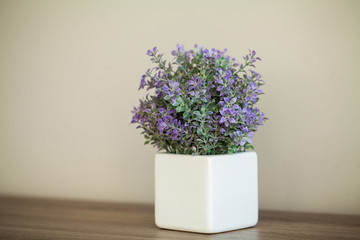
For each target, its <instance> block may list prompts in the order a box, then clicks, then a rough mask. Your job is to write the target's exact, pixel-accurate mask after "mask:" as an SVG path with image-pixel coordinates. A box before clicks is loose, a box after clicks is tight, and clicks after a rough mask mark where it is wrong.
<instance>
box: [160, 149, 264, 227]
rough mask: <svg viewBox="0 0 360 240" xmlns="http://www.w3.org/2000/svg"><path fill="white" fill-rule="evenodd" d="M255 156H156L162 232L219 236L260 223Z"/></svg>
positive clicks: (253, 153)
mask: <svg viewBox="0 0 360 240" xmlns="http://www.w3.org/2000/svg"><path fill="white" fill-rule="evenodd" d="M257 221H258V180H257V155H256V153H255V152H244V153H236V154H227V155H208V156H191V155H177V154H166V153H159V154H157V155H156V157H155V223H156V225H157V226H158V227H160V228H165V229H173V230H181V231H190V232H199V233H218V232H224V231H230V230H235V229H241V228H247V227H252V226H254V225H256V223H257Z"/></svg>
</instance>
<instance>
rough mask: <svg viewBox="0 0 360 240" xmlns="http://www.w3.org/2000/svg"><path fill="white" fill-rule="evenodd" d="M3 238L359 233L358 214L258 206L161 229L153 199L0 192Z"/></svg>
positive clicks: (288, 236)
mask: <svg viewBox="0 0 360 240" xmlns="http://www.w3.org/2000/svg"><path fill="white" fill-rule="evenodd" d="M0 239H103V240H105V239H127V240H131V239H137V240H140V239H147V240H149V239H169V240H171V239H181V240H184V239H199V240H200V239H211V240H217V239H219V240H220V239H229V240H230V239H231V240H233V239H246V240H251V239H276V240H278V239H327V240H329V239H360V216H355V215H332V214H316V213H292V212H279V211H260V220H259V223H258V225H256V227H253V228H248V229H243V230H237V231H231V232H226V233H219V234H211V235H208V234H199V233H189V232H178V231H171V230H164V229H159V228H157V227H156V226H155V223H154V209H153V206H152V205H140V204H121V203H104V202H89V201H69V200H49V199H35V198H16V197H5V196H2V197H0Z"/></svg>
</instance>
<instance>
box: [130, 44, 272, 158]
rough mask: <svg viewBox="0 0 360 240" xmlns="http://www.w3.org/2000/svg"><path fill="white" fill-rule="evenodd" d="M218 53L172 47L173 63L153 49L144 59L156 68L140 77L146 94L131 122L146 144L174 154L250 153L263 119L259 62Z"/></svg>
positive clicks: (251, 56)
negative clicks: (143, 137) (257, 105)
mask: <svg viewBox="0 0 360 240" xmlns="http://www.w3.org/2000/svg"><path fill="white" fill-rule="evenodd" d="M226 51H227V50H226V49H225V50H223V51H220V50H216V49H214V48H213V49H211V50H209V49H206V48H203V47H198V46H197V45H195V46H194V49H191V50H185V48H184V46H180V45H177V47H176V50H174V51H172V52H171V53H172V55H173V56H174V59H173V60H172V61H170V62H168V61H166V60H164V59H163V54H160V53H159V52H158V50H157V48H156V47H154V48H153V49H152V50H148V51H147V55H148V56H149V57H150V59H151V61H152V62H153V63H154V64H155V65H156V66H155V67H154V68H151V69H148V70H147V71H146V73H145V74H144V75H143V76H142V77H141V81H140V87H139V90H140V89H146V90H148V91H149V94H147V95H146V97H145V99H143V100H140V105H139V107H137V108H134V110H133V111H132V113H133V118H132V121H131V123H134V124H137V125H138V126H137V128H141V129H142V130H143V131H142V134H144V136H145V139H146V142H145V144H149V143H150V144H152V145H155V146H156V147H157V148H159V150H165V151H166V152H168V153H177V154H196V155H210V154H211V155H214V154H226V153H236V152H244V151H246V150H247V149H249V148H252V149H253V146H252V145H251V143H252V137H253V135H254V132H255V131H256V130H257V129H258V126H259V125H263V121H264V120H265V119H266V118H265V117H264V114H263V113H262V112H260V110H259V109H258V108H257V107H256V106H255V105H256V103H257V102H258V100H259V95H261V94H263V92H262V90H261V89H260V86H261V85H263V84H264V81H263V80H262V79H261V75H260V74H259V73H257V72H255V71H254V68H255V66H254V63H255V62H256V61H258V60H261V59H260V58H259V57H257V56H256V53H255V51H251V50H249V53H248V54H247V55H246V56H245V57H244V61H243V63H241V64H239V63H237V62H236V59H235V58H230V57H229V56H228V55H226Z"/></svg>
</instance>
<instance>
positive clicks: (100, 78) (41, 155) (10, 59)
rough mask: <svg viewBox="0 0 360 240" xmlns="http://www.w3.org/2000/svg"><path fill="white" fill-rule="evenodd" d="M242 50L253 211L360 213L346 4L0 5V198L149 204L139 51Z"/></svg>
mask: <svg viewBox="0 0 360 240" xmlns="http://www.w3.org/2000/svg"><path fill="white" fill-rule="evenodd" d="M176 43H183V44H185V46H186V47H191V46H192V45H193V44H194V43H198V44H201V45H205V46H207V47H216V48H225V47H227V48H228V49H229V52H230V54H231V55H233V56H234V57H237V58H240V57H241V56H243V55H244V54H245V53H246V52H247V49H248V48H251V49H255V50H256V51H257V52H258V55H259V56H260V57H262V58H263V62H261V63H260V64H259V65H258V70H259V71H260V72H261V73H262V74H263V75H264V79H265V80H266V82H267V85H266V86H265V88H264V90H265V92H266V95H264V96H263V98H262V102H261V104H260V105H261V107H262V109H263V110H264V111H265V113H266V114H267V116H268V117H269V118H270V120H269V121H268V122H267V123H266V124H265V126H264V127H262V128H261V129H260V130H259V132H258V133H257V135H256V137H255V147H256V151H257V152H258V155H259V184H260V186H259V187H260V207H261V208H263V209H281V210H292V211H315V212H334V213H357V214H360V174H359V173H360V147H359V143H360V137H359V136H360V127H359V122H360V111H359V109H360V107H359V103H360V97H359V90H360V2H359V1H340V0H339V1H145V0H144V1H25V0H24V1H13V0H9V1H4V0H3V1H1V2H0V193H1V194H15V195H30V196H47V197H62V198H75V199H96V200H109V201H132V202H147V203H148V202H153V197H154V194H153V191H154V184H153V178H154V175H153V156H154V153H155V150H154V149H152V148H151V147H149V146H143V142H144V141H143V139H142V137H141V136H140V134H139V131H136V130H135V129H134V127H133V126H129V122H130V118H131V114H130V110H131V109H132V107H133V106H135V105H137V104H138V98H139V97H140V96H141V95H142V94H143V93H142V92H141V93H138V92H137V88H138V84H139V80H140V76H141V74H142V73H143V72H144V71H145V70H146V69H147V68H148V66H149V61H148V59H147V58H146V56H145V54H144V53H145V51H146V50H147V49H149V48H151V47H153V46H155V45H156V46H158V48H159V49H160V50H161V51H166V52H169V51H170V50H171V49H172V48H174V46H175V44H176Z"/></svg>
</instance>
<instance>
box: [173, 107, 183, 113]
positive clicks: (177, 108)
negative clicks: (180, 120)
mask: <svg viewBox="0 0 360 240" xmlns="http://www.w3.org/2000/svg"><path fill="white" fill-rule="evenodd" d="M175 110H176V112H183V111H184V108H183V107H182V106H177V107H176V109H175Z"/></svg>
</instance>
